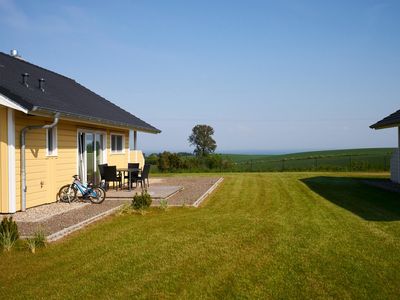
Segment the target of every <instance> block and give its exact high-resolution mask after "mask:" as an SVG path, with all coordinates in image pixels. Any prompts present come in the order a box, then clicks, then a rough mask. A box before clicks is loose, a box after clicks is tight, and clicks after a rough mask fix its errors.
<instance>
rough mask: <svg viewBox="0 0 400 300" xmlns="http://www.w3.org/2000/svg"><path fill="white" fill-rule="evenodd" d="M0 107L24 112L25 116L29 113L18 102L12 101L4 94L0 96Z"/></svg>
mask: <svg viewBox="0 0 400 300" xmlns="http://www.w3.org/2000/svg"><path fill="white" fill-rule="evenodd" d="M0 105H3V106H5V107H8V108H12V109H15V110H19V111H22V112H23V113H25V114H27V113H28V110H27V109H26V108H24V107H22V106H21V105H19V104H18V103H16V102H14V101H12V100H11V99H10V98H8V97H6V96H4V95H3V94H0Z"/></svg>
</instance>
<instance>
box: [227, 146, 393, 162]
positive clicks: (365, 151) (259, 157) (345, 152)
mask: <svg viewBox="0 0 400 300" xmlns="http://www.w3.org/2000/svg"><path fill="white" fill-rule="evenodd" d="M392 152H393V149H392V148H361V149H341V150H325V151H310V152H299V153H289V154H282V155H269V154H265V155H264V154H222V156H223V157H224V158H227V159H230V160H231V161H233V162H236V163H242V162H246V161H254V162H256V161H265V160H281V159H287V160H288V159H308V158H310V157H311V158H315V157H318V158H324V157H334V156H336V157H338V156H367V155H370V156H377V155H381V156H383V155H388V154H392Z"/></svg>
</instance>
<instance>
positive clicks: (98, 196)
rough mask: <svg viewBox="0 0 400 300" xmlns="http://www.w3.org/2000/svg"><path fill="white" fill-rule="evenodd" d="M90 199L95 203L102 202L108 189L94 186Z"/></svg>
mask: <svg viewBox="0 0 400 300" xmlns="http://www.w3.org/2000/svg"><path fill="white" fill-rule="evenodd" d="M89 199H90V201H91V202H92V203H94V204H100V203H102V202H103V201H104V199H106V191H105V190H103V189H102V188H101V187H96V188H93V190H92V191H91V192H90V195H89Z"/></svg>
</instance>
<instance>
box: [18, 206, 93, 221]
mask: <svg viewBox="0 0 400 300" xmlns="http://www.w3.org/2000/svg"><path fill="white" fill-rule="evenodd" d="M85 205H89V203H84V202H73V203H62V202H56V203H50V204H44V205H40V206H36V207H33V208H29V209H28V210H27V211H26V212H21V211H19V212H17V213H15V214H13V215H12V217H13V219H14V221H16V222H39V221H44V220H46V219H50V218H51V217H54V216H56V215H60V214H63V213H66V212H68V211H71V210H74V209H78V208H82V207H83V206H85Z"/></svg>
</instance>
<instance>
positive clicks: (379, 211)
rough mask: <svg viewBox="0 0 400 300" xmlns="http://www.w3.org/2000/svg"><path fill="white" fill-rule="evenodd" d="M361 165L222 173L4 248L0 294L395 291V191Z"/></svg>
mask: <svg viewBox="0 0 400 300" xmlns="http://www.w3.org/2000/svg"><path fill="white" fill-rule="evenodd" d="M386 176H387V174H386V175H380V174H372V173H370V174H367V173H240V174H225V181H224V182H223V184H222V185H221V187H220V188H219V189H218V190H217V191H216V192H215V193H214V194H213V195H212V196H211V197H210V198H209V199H208V200H207V201H206V202H205V203H204V204H203V206H202V207H201V208H198V209H194V208H188V207H186V208H185V207H183V208H169V209H168V210H167V211H166V212H162V211H160V210H157V209H153V210H151V211H150V212H149V213H147V214H145V215H143V216H142V215H139V214H133V215H123V216H113V217H109V218H107V219H106V220H103V221H101V222H98V223H96V224H94V225H92V226H90V227H88V228H86V229H84V230H82V231H81V232H78V233H76V234H74V235H72V236H70V237H69V238H66V239H65V240H63V241H61V242H57V243H55V244H51V245H49V246H48V247H47V248H45V249H41V250H39V251H38V252H37V253H36V254H35V255H32V254H30V253H28V251H27V250H26V249H19V250H18V249H16V250H15V251H13V252H11V253H9V254H5V253H3V254H0V269H1V273H0V298H2V299H26V298H46V299H47V298H49V299H51V298H59V299H60V298H61V299H64V298H82V299H86V298H124V299H125V298H141V299H149V298H150V299H199V298H208V299H210V298H211V299H232V298H236V299H238V298H241V299H243V298H249V299H254V298H258V299H268V298H274V299H287V298H303V299H314V298H337V299H350V298H352V299H360V298H371V299H399V297H400V285H399V282H400V256H399V249H400V240H399V236H400V204H399V201H398V200H399V195H398V194H396V193H392V192H387V191H384V190H380V189H378V188H374V187H371V186H369V185H366V184H364V183H363V182H362V181H360V180H359V179H360V178H365V177H374V178H382V177H386Z"/></svg>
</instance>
